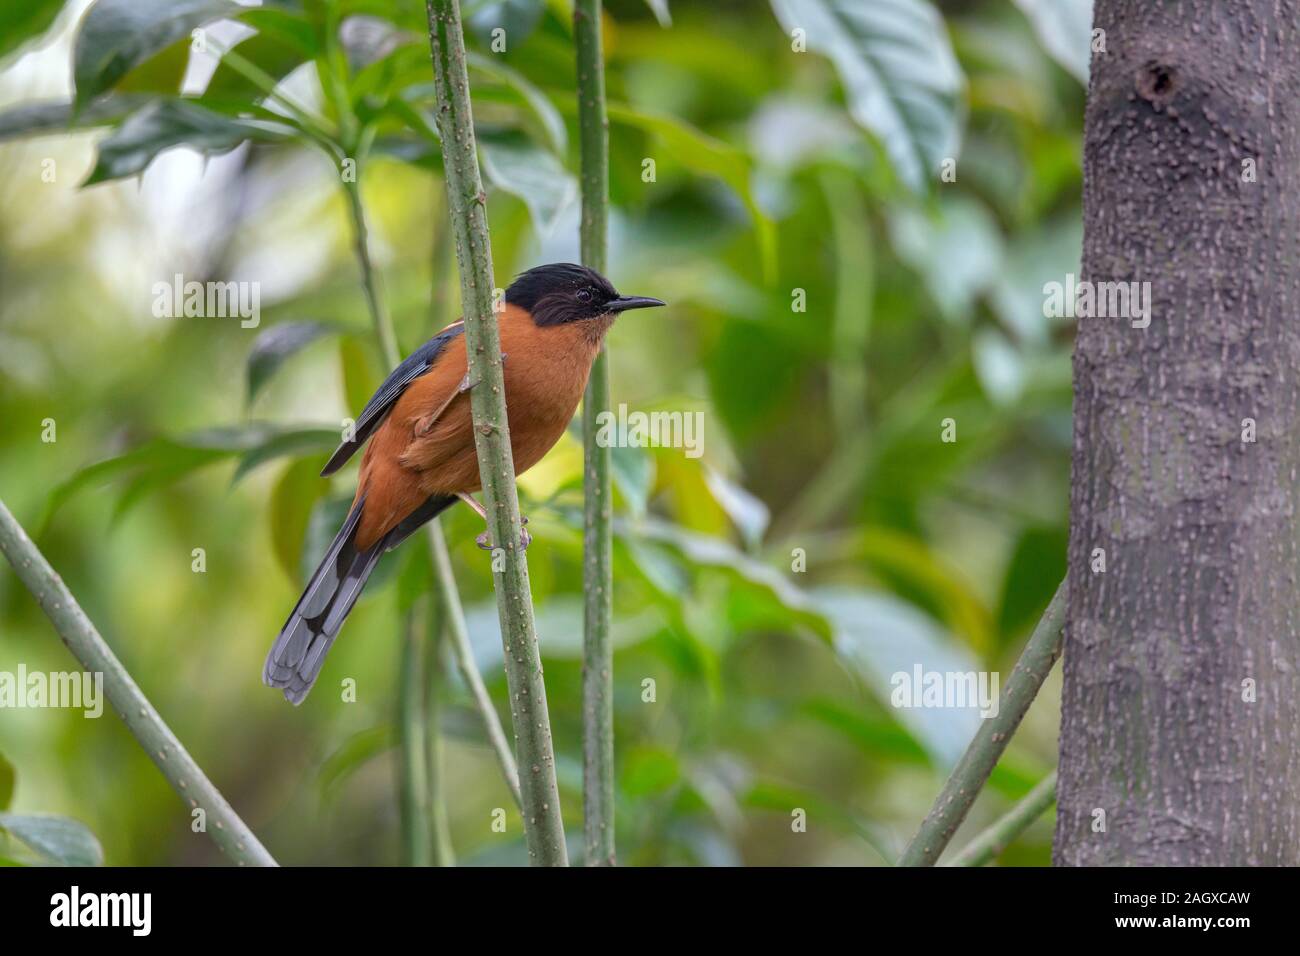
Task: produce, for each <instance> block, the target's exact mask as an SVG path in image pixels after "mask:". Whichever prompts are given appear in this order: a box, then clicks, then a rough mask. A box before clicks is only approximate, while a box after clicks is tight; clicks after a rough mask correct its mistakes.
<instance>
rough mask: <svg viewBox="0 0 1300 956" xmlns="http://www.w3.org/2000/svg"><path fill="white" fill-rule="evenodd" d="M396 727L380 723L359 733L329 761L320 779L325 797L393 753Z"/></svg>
mask: <svg viewBox="0 0 1300 956" xmlns="http://www.w3.org/2000/svg"><path fill="white" fill-rule="evenodd" d="M396 742H397V741H396V737H395V735H394V733H393V725H392V724H389V723H384V724H377V725H376V726H374V727H369V728H367V729H366V730H360V731H357V732H356V733H355V734H353V735H352V736H351V737H349V738H348V739H347V740H345V741H343V743H342V744H341V745H340V746H339V748H338V749H337V750H335V751H334V752H333V753H332V754H330V755H329V756H328V757H326V758H325V760H324V762H322V763H321V767H320V770H319V772H318V773H317V776H316V782H317V783H318V784H319V785H320V790H321V796H323V797H325V798H326V799H328V798H330V797H331V796H333V794H334V793H335V792H336V790H337V788H338V785H339V784H340V783H342V782H343V781H344V780H345V779H347V778H348V777H349V776H351V774H353V773H354V772H355V771H357V770H359V769H361V767H362V766H364V765H365V764H366V763H368V762H369V761H370V760H373V759H374V758H375V757H378V756H379V755H380V754H382V753H384V752H385V751H387V750H390V749H391V748H392V747H393V746H394V745H395V744H396Z"/></svg>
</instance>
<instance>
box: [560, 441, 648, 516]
mask: <svg viewBox="0 0 1300 956" xmlns="http://www.w3.org/2000/svg"><path fill="white" fill-rule="evenodd" d="M577 437H578V440H579V441H581V440H582V435H581V434H580V433H579V435H578V436H577ZM609 462H610V469H611V477H612V478H613V480H614V486H615V487H616V488H618V490H619V493H620V494H621V495H622V496H623V498H624V499H625V500H626V501H627V506H628V509H629V510H630V511H631V512H632V514H633V515H634V516H635V517H638V518H639V517H641V516H642V515H644V514H645V512H646V506H647V504H649V501H650V489H651V488H652V487H654V481H655V460H654V458H653V456H651V454H650V453H649V452H648V451H646V450H645V449H644V448H633V447H632V446H630V445H628V444H627V443H626V442H621V441H620V442H618V443H617V444H615V445H614V447H613V448H611V449H610V450H609Z"/></svg>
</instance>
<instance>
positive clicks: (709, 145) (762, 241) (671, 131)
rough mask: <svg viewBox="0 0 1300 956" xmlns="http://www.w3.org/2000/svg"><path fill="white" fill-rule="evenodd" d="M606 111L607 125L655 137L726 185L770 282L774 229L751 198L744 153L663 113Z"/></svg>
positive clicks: (617, 107) (614, 106)
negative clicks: (746, 219) (746, 218)
mask: <svg viewBox="0 0 1300 956" xmlns="http://www.w3.org/2000/svg"><path fill="white" fill-rule="evenodd" d="M606 112H607V113H608V114H609V119H610V122H613V123H622V124H624V125H627V126H635V127H637V128H638V129H641V130H644V131H645V132H647V133H649V134H651V135H652V136H655V137H656V138H657V139H658V140H659V142H660V143H661V144H662V145H663V147H664V149H665V151H666V152H667V153H668V154H669V155H671V156H672V157H673V158H674V159H675V160H676V161H677V162H680V163H682V164H684V165H685V166H686V167H687V168H688V169H691V170H694V171H695V172H697V173H700V174H702V175H705V176H715V177H717V178H718V179H720V180H722V181H723V182H724V183H726V184H727V185H728V186H730V187H731V189H732V190H734V191H735V193H736V195H738V196H739V197H740V199H741V201H742V202H744V204H745V208H746V209H748V210H749V215H750V218H751V219H752V220H753V223H754V232H755V234H756V236H757V239H758V248H759V256H760V261H761V263H762V267H763V275H764V277H765V278H768V279H771V278H773V277H774V276H775V275H776V230H775V227H774V226H773V225H772V220H771V219H769V218H768V217H767V216H766V215H765V214H764V213H763V211H762V210H761V209H760V208H759V206H758V202H757V200H756V199H755V197H754V191H753V189H752V188H751V186H750V167H751V163H750V160H749V157H748V156H747V155H746V154H745V153H744V152H742V151H741V150H739V149H737V148H736V147H734V146H730V145H728V144H727V143H724V142H722V141H721V140H718V139H714V138H713V137H712V136H709V135H707V134H705V133H703V132H701V131H700V130H698V129H696V128H695V127H693V126H691V125H690V124H689V123H684V122H682V121H681V120H679V119H677V118H676V117H675V116H670V115H668V114H666V113H653V112H648V111H645V110H640V109H635V108H633V107H631V106H627V105H625V104H622V103H610V104H608V106H607V108H606Z"/></svg>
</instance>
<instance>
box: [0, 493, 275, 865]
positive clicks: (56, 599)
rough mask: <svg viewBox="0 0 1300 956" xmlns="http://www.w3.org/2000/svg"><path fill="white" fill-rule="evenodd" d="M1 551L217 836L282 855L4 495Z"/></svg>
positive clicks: (258, 857)
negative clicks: (216, 781)
mask: <svg viewBox="0 0 1300 956" xmlns="http://www.w3.org/2000/svg"><path fill="white" fill-rule="evenodd" d="M0 551H3V552H4V555H5V557H6V558H7V559H8V560H9V563H10V564H12V565H13V568H14V571H15V573H17V575H18V579H19V580H20V581H22V582H23V584H24V585H25V586H26V587H27V590H29V591H31V592H32V595H33V596H34V597H35V598H36V601H37V603H38V604H40V606H41V610H42V611H44V612H45V616H46V617H48V618H49V619H50V623H51V624H53V625H54V629H55V630H56V631H58V632H59V636H60V637H61V638H63V643H64V644H65V645H66V646H67V648H68V650H70V651H72V654H73V656H74V657H76V658H77V660H78V661H80V662H81V666H82V667H84V668H85V669H86V670H87V671H90V672H91V673H92V674H103V675H104V691H105V693H106V694H107V695H108V700H109V703H110V704H112V706H113V709H114V710H115V711H117V712H118V714H120V715H121V717H122V720H123V721H124V722H125V723H126V726H127V729H128V730H130V731H131V733H132V734H134V735H135V739H136V740H137V741H139V742H140V746H141V747H143V748H144V750H145V752H146V753H147V754H149V757H150V759H151V760H153V762H154V763H155V764H156V765H157V766H158V769H159V770H161V771H162V774H163V776H164V777H166V778H167V782H168V783H170V784H171V785H172V789H174V790H175V791H176V792H177V793H178V794H179V795H180V797H181V799H182V800H184V801H185V803H186V804H187V805H188V806H189V808H190V809H191V810H196V809H201V810H203V813H204V817H205V820H206V832H207V834H208V836H210V837H211V838H212V840H213V842H214V843H216V844H217V846H219V847H220V848H221V850H222V852H224V853H225V854H226V856H228V857H230V859H232V860H234V861H235V862H236V863H238V864H239V865H240V866H248V865H252V866H275V865H276V862H275V860H274V859H272V857H271V854H270V853H268V852H267V851H266V848H265V847H264V846H262V844H261V843H260V842H259V841H258V839H257V837H255V836H254V835H253V831H252V830H250V829H249V828H248V825H247V824H245V823H244V821H243V820H241V819H240V818H239V816H238V814H236V813H235V811H234V809H232V808H231V806H230V804H229V803H227V802H226V798H225V797H223V796H222V795H221V793H220V791H218V790H217V788H216V787H215V786H214V785H213V783H212V781H211V780H209V779H208V778H207V776H206V775H205V774H204V773H203V771H202V770H201V769H200V768H199V765H198V764H197V763H195V762H194V758H193V757H191V756H190V755H189V752H188V751H187V750H186V749H185V748H184V747H183V746H181V742H180V741H179V740H177V739H176V735H175V734H174V733H172V731H171V728H169V727H168V726H167V725H166V724H165V723H163V719H162V717H161V716H160V715H159V714H158V711H157V710H155V709H154V706H153V704H151V703H149V700H148V699H147V698H146V697H145V696H144V694H143V693H142V692H141V690H140V688H139V687H137V686H136V683H135V681H134V680H132V679H131V675H130V674H129V673H127V670H126V668H125V667H123V666H122V663H121V661H119V660H118V659H117V657H116V656H115V655H114V654H113V651H112V649H111V648H109V646H108V644H107V643H105V641H104V639H103V638H102V637H101V636H100V634H99V631H97V630H96V629H95V625H94V624H92V623H91V621H90V618H88V617H86V613H85V612H84V611H83V610H82V609H81V606H80V605H79V604H77V600H76V598H74V597H73V596H72V592H70V591H69V590H68V589H67V587H66V586H65V585H64V583H63V580H62V579H61V578H60V577H59V576H58V574H56V573H55V572H54V569H53V568H51V567H50V565H49V562H47V561H46V560H45V556H44V555H42V554H41V552H40V550H39V549H38V548H37V547H36V545H35V544H34V543H33V542H32V540H31V539H30V538H28V537H27V533H26V532H25V531H23V529H22V526H21V525H19V524H18V522H17V521H16V520H15V519H14V516H13V515H12V514H10V513H9V509H8V508H6V507H5V505H4V502H2V501H0Z"/></svg>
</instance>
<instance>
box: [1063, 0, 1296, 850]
mask: <svg viewBox="0 0 1300 956" xmlns="http://www.w3.org/2000/svg"><path fill="white" fill-rule="evenodd" d="M1095 26H1096V27H1097V28H1099V29H1100V30H1102V31H1104V42H1105V47H1106V49H1105V52H1104V53H1103V52H1094V53H1093V58H1092V64H1093V65H1092V79H1091V83H1090V87H1089V91H1088V106H1087V114H1086V122H1085V145H1084V250H1083V275H1082V278H1083V279H1084V280H1091V281H1093V282H1102V281H1111V280H1120V281H1125V282H1149V283H1150V284H1151V285H1150V290H1151V300H1150V301H1151V313H1150V316H1151V318H1150V325H1149V327H1147V328H1134V327H1133V324H1132V323H1131V322H1130V321H1129V319H1127V318H1123V317H1119V318H1115V317H1109V318H1101V317H1094V318H1086V317H1080V318H1079V319H1078V337H1077V343H1076V347H1075V357H1074V386H1075V408H1074V456H1073V471H1074V474H1073V479H1072V494H1071V504H1070V515H1071V526H1072V528H1071V535H1070V554H1069V565H1070V571H1069V580H1070V593H1069V604H1068V612H1067V618H1066V635H1065V654H1064V663H1065V683H1064V690H1063V695H1062V715H1061V760H1060V793H1059V804H1058V814H1057V828H1056V844H1055V851H1054V857H1055V862H1056V863H1057V864H1058V865H1125V864H1129V865H1196V866H1204V865H1268V864H1297V863H1300V636H1298V635H1300V594H1298V592H1297V577H1298V574H1297V572H1298V570H1300V554H1298V553H1297V552H1298V549H1297V533H1298V529H1297V510H1296V504H1297V475H1298V474H1300V325H1298V324H1297V318H1298V316H1297V312H1298V311H1300V243H1298V242H1297V239H1298V236H1300V120H1298V114H1300V32H1298V31H1300V2H1297V0H1267V2H1265V0H1232V2H1226V0H1223V2H1214V0H1181V2H1179V0H1097V2H1096V6H1095ZM1247 419H1249V420H1251V421H1249V422H1248V421H1246V420H1247ZM1252 422H1253V428H1254V435H1253V437H1254V439H1255V440H1254V441H1251V440H1250V438H1251V437H1252V435H1251V428H1252ZM1095 549H1103V550H1104V560H1105V571H1104V572H1103V571H1100V570H1098V567H1099V554H1098V552H1097V551H1096V550H1095ZM1103 815H1104V816H1103ZM1102 826H1104V830H1103V829H1102V828H1101V827H1102Z"/></svg>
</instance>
